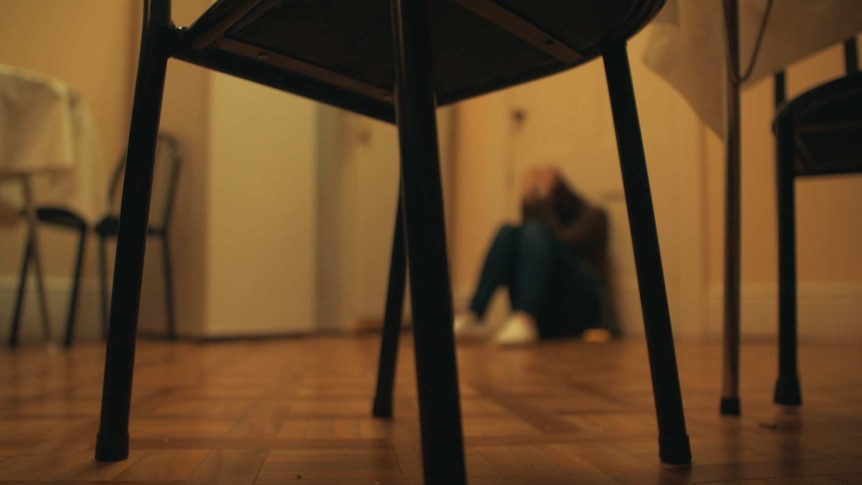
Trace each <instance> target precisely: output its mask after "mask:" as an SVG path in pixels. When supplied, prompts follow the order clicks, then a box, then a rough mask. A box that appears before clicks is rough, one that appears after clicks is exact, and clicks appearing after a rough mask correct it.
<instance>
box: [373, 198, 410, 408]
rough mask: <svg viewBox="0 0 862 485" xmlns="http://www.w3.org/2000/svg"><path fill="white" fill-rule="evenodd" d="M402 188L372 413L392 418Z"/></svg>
mask: <svg viewBox="0 0 862 485" xmlns="http://www.w3.org/2000/svg"><path fill="white" fill-rule="evenodd" d="M402 212H403V211H402V209H401V195H400V187H399V195H398V210H397V211H396V215H395V233H394V236H393V238H392V259H391V260H390V261H389V286H388V289H387V291H386V312H385V313H384V315H383V335H382V336H381V342H380V363H379V364H378V368H377V390H376V392H375V394H374V407H373V408H372V414H373V415H374V416H375V417H378V418H390V417H392V389H393V387H394V386H395V368H396V366H397V364H398V338H399V336H400V334H401V315H402V311H403V309H404V284H405V279H406V277H407V260H406V255H405V254H404V220H403V218H402Z"/></svg>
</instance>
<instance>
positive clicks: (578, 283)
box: [470, 220, 602, 338]
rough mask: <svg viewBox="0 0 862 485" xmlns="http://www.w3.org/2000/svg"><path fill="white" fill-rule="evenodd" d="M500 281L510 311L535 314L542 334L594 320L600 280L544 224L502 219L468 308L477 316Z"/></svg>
mask: <svg viewBox="0 0 862 485" xmlns="http://www.w3.org/2000/svg"><path fill="white" fill-rule="evenodd" d="M503 285H505V286H506V287H507V288H508V290H509V301H510V302H511V305H512V310H513V311H522V312H525V313H527V314H529V315H530V316H532V317H533V318H534V319H535V320H536V324H537V326H538V330H539V335H540V336H541V337H542V338H557V337H570V336H578V335H580V334H581V333H583V331H584V330H585V329H587V328H591V327H597V326H599V323H600V322H599V319H600V313H601V294H602V289H601V283H600V281H599V280H598V278H596V277H595V276H594V275H593V274H592V273H590V272H589V271H588V270H587V269H586V268H585V267H584V264H583V263H582V262H581V261H579V260H578V258H577V257H576V256H575V255H574V254H572V252H571V251H570V250H569V249H568V248H566V247H565V246H564V245H563V243H562V242H560V241H559V240H558V239H557V238H556V236H555V235H554V233H553V231H552V230H551V229H550V228H549V227H547V226H545V225H544V224H542V223H540V222H538V221H535V220H530V221H527V222H525V223H524V225H522V226H512V225H504V226H503V227H501V228H500V230H499V231H498V232H497V236H496V237H495V238H494V241H493V242H492V243H491V248H490V249H489V250H488V256H487V257H486V258H485V265H484V266H483V267H482V273H481V276H480V277H479V284H478V286H477V288H476V293H475V294H474V296H473V299H472V301H471V303H470V311H472V312H473V313H475V314H476V315H478V316H479V317H482V316H484V315H485V312H486V311H487V309H488V304H489V303H490V301H491V297H492V296H493V294H494V292H495V291H496V290H497V288H499V287H500V286H503Z"/></svg>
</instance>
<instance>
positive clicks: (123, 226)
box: [96, 0, 173, 461]
mask: <svg viewBox="0 0 862 485" xmlns="http://www.w3.org/2000/svg"><path fill="white" fill-rule="evenodd" d="M170 10H171V9H170V0H149V1H146V2H145V4H144V24H143V25H144V26H143V35H142V39H141V54H140V58H139V61H138V76H137V81H136V85H135V101H134V105H133V108H132V123H131V128H130V134H129V147H128V151H127V153H128V163H127V167H126V176H125V181H124V184H123V201H122V205H121V208H120V230H119V235H118V237H117V254H116V266H115V268H114V283H113V285H114V290H113V295H112V299H111V316H110V325H109V330H108V343H107V348H106V354H105V380H104V384H103V390H102V411H101V419H100V421H99V434H98V437H97V440H96V459H97V460H100V461H118V460H124V459H126V458H127V457H128V455H129V409H130V407H131V399H132V374H133V370H134V361H135V334H136V332H137V326H138V309H139V306H140V296H141V279H142V277H143V268H144V249H145V246H146V240H147V215H148V212H149V204H150V195H151V192H152V181H153V163H154V158H155V150H156V137H157V135H158V129H159V115H160V111H161V104H162V94H163V92H164V83H165V70H166V67H167V60H168V56H169V49H170V44H171V42H172V41H171V39H172V29H173V28H172V27H171V19H170Z"/></svg>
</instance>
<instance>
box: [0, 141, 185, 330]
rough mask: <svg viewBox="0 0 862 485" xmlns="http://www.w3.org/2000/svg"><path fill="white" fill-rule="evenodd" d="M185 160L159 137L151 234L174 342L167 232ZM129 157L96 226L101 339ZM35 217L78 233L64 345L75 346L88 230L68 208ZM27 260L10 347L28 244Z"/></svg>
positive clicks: (113, 180)
mask: <svg viewBox="0 0 862 485" xmlns="http://www.w3.org/2000/svg"><path fill="white" fill-rule="evenodd" d="M181 160H182V156H181V152H180V147H179V143H178V142H177V140H176V139H175V138H174V137H173V136H171V135H169V134H166V133H161V134H159V136H158V149H157V152H156V163H155V173H156V175H155V177H156V183H154V187H156V189H157V194H156V197H154V198H153V203H154V205H156V209H157V210H154V211H151V215H150V219H149V226H148V228H147V235H148V236H151V237H159V238H161V239H162V254H163V259H164V274H165V306H166V311H167V318H168V336H169V337H170V338H175V337H176V323H175V322H176V319H175V315H174V304H173V278H172V272H171V263H170V249H169V245H168V227H169V222H170V220H171V214H172V213H173V205H174V199H175V194H176V187H177V178H178V175H179V168H180V163H181ZM125 165H126V157H125V156H124V157H122V158H121V159H120V160H119V162H118V163H117V167H116V169H115V170H114V174H113V176H112V177H111V184H110V186H109V191H108V206H109V207H110V208H111V209H110V210H109V212H108V214H107V215H106V216H104V217H103V218H102V219H101V220H99V222H97V223H96V225H95V226H94V227H93V229H94V231H95V233H96V236H97V237H98V238H99V283H100V289H101V310H102V322H103V323H102V334H103V336H107V330H108V283H107V272H106V269H105V268H106V267H107V259H106V254H105V246H106V242H107V239H109V238H112V237H116V235H117V232H118V228H119V219H118V217H117V215H116V214H117V213H118V212H119V211H118V210H117V209H119V195H120V194H119V188H120V186H119V183H120V181H121V180H122V176H123V173H124V171H125ZM36 215H37V218H38V219H39V222H41V223H43V224H48V225H51V226H56V227H64V228H68V229H73V230H75V231H77V232H78V246H77V251H76V256H75V262H74V267H73V272H72V289H71V292H70V295H69V306H68V310H67V317H66V335H65V337H64V339H63V344H64V346H66V347H69V346H71V345H72V341H73V340H74V335H75V319H76V315H77V312H78V296H79V294H80V286H81V270H82V268H83V264H84V248H85V247H86V242H87V233H88V232H89V229H90V228H89V226H88V224H87V221H85V220H84V219H83V218H82V217H81V216H80V215H79V214H76V213H75V212H74V211H71V210H69V209H67V208H64V207H47V206H46V207H38V208H37V209H36ZM24 248H25V249H24V256H23V258H22V260H21V261H22V262H21V272H20V278H19V280H18V293H17V297H16V300H15V309H14V312H13V315H12V327H11V330H10V335H9V344H10V345H12V346H14V345H16V344H17V342H18V334H19V331H20V326H21V310H22V308H23V302H24V294H25V292H26V285H27V273H28V271H27V270H28V268H29V261H30V258H31V257H32V254H31V251H30V242H29V241H27V243H26V244H25V246H24Z"/></svg>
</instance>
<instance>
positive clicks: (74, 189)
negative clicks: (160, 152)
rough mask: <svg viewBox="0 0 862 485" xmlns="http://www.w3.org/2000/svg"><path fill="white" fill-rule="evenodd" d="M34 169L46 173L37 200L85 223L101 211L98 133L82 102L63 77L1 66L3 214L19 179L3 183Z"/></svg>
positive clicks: (17, 197)
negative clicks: (60, 208)
mask: <svg viewBox="0 0 862 485" xmlns="http://www.w3.org/2000/svg"><path fill="white" fill-rule="evenodd" d="M36 174H44V175H46V176H45V177H40V178H43V179H44V180H42V181H39V180H37V184H36V187H37V188H36V196H35V198H36V203H37V204H38V205H40V206H43V205H54V206H61V207H66V208H68V209H70V210H73V211H74V212H76V213H77V214H79V215H80V216H82V217H83V218H84V219H86V220H88V221H90V222H92V221H95V220H96V219H97V218H98V217H101V216H102V215H103V214H104V210H105V207H106V201H105V191H106V187H105V183H104V177H103V169H102V159H101V150H100V148H99V137H98V133H97V130H96V124H95V121H94V119H93V116H92V114H91V113H90V109H89V108H88V106H87V104H86V102H85V101H84V100H83V98H82V97H81V96H79V95H78V94H77V93H75V92H73V91H72V90H70V89H69V87H68V86H66V85H65V84H64V83H62V82H59V81H56V80H53V79H50V78H47V77H44V76H40V75H38V74H34V73H29V72H26V71H23V70H19V69H15V68H11V67H8V66H2V65H0V180H3V181H5V182H7V183H4V184H3V186H2V187H0V198H2V199H3V200H4V203H3V204H0V205H5V206H6V212H7V215H8V212H9V208H10V207H19V208H20V207H21V191H20V188H19V187H18V186H17V185H18V184H17V183H8V182H12V181H14V180H15V179H17V178H18V177H19V176H22V175H36ZM38 182H41V183H38ZM0 212H2V209H0ZM0 217H2V216H0Z"/></svg>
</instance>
